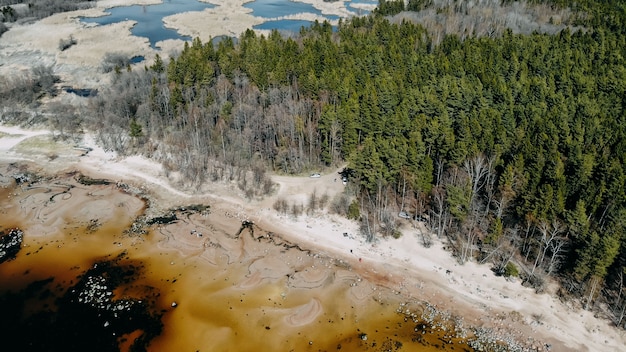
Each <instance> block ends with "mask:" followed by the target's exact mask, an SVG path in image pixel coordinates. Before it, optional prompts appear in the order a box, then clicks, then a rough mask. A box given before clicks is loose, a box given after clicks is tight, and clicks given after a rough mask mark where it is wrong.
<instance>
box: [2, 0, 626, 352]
mask: <svg viewBox="0 0 626 352" xmlns="http://www.w3.org/2000/svg"><path fill="white" fill-rule="evenodd" d="M155 2H158V1H151V0H146V1H139V0H138V1H136V3H145V4H148V3H155ZM211 2H212V3H215V4H218V3H219V4H221V5H223V6H227V4H233V5H232V6H234V5H235V4H243V3H245V2H246V1H238V2H228V1H218V0H215V1H211ZM315 2H317V3H323V1H321V0H319V1H315ZM115 3H119V4H122V3H124V4H126V2H121V1H103V2H99V3H98V7H100V6H102V7H110V6H111V4H115ZM228 6H230V5H228ZM240 7H241V6H240ZM222 10H223V9H222ZM87 11H90V10H87ZM236 11H239V10H236ZM237 13H239V12H237ZM218 14H219V12H216V13H215V16H216V18H218V16H219V15H218ZM240 14H241V15H242V18H239V20H242V22H239V25H240V26H241V25H242V23H245V21H251V20H250V19H245V18H248V17H246V16H247V15H246V14H245V11H243V10H242V12H241V13H240ZM186 16H192V15H187V14H181V15H177V16H176V17H174V18H172V19H171V20H172V22H171V25H172V26H174V27H177V28H180V29H181V30H182V28H183V27H185V26H188V29H187V30H188V31H189V33H192V34H197V36H198V37H201V38H202V36H207V38H208V37H215V36H217V35H219V34H218V33H220V32H219V31H231V32H232V31H234V30H235V29H236V27H228V25H224V24H215V25H214V26H206V27H204V28H205V29H203V32H202V33H200V32H199V31H200V30H199V29H192V28H193V26H196V25H197V24H201V21H202V20H203V18H197V19H194V20H189V21H190V22H186V21H187V19H186ZM250 17H251V16H250ZM231 19H232V20H233V23H237V20H238V18H237V17H235V16H233V17H232V18H231ZM204 20H206V18H204ZM195 21H200V22H195ZM183 22H185V24H183ZM193 23H196V24H193ZM250 23H252V22H250ZM131 26H132V23H124V24H117V25H111V26H107V27H108V28H97V27H93V28H91V27H87V26H84V25H83V24H81V23H79V22H78V20H77V17H76V14H58V15H55V16H51V17H50V18H47V19H44V20H42V21H39V22H36V23H33V24H28V25H24V26H20V27H14V28H11V31H9V32H7V33H5V34H4V35H3V37H1V38H0V53H2V54H3V56H0V57H1V58H2V61H3V64H4V65H3V66H2V67H1V68H0V74H2V75H5V74H7V75H8V74H10V73H9V72H16V71H15V70H16V68H17V72H20V71H21V70H27V69H28V68H29V67H30V66H29V63H30V64H34V63H37V62H38V63H45V64H48V63H49V64H51V65H53V66H54V67H55V71H56V72H58V73H59V74H60V75H61V77H62V79H63V81H64V82H67V83H68V84H71V85H74V86H78V87H97V86H99V85H104V84H106V82H108V77H107V76H106V75H104V74H102V73H101V72H99V65H100V62H101V59H102V57H103V56H104V54H105V53H106V52H107V51H108V50H111V48H116V49H119V48H121V50H122V51H124V52H125V53H127V54H128V55H136V54H137V53H139V55H143V56H145V57H146V59H147V61H146V62H144V63H141V64H139V65H140V66H141V67H143V65H144V64H149V62H150V61H149V60H150V59H151V58H153V57H154V55H155V53H156V51H154V50H153V49H151V48H150V47H149V44H148V43H147V41H146V40H144V39H143V38H136V37H133V36H132V35H130V27H131ZM199 27H202V26H199ZM229 28H230V29H229ZM232 28H235V29H232ZM13 31H15V32H13ZM194 31H195V32H194ZM12 32H13V33H12ZM183 32H184V31H183ZM44 33H45V35H44ZM70 35H73V36H74V37H75V38H76V39H77V40H78V44H77V45H76V46H75V47H72V48H71V49H69V50H67V51H66V52H59V50H58V48H57V46H58V41H59V39H63V38H66V37H68V36H70ZM194 36H196V35H194ZM96 39H97V40H96ZM25 43H26V44H25ZM179 48H180V42H178V41H168V42H167V43H163V44H162V49H161V50H162V52H175V51H176V50H179ZM24 58H28V60H30V61H28V60H26V61H24V60H23V59H24ZM24 62H25V64H24ZM72 98H73V97H72ZM2 131H3V132H4V133H6V134H9V135H11V136H23V137H24V138H23V139H22V137H19V138H16V139H15V140H14V141H15V142H16V143H15V144H13V145H6V146H5V147H3V148H4V149H2V148H0V149H1V150H4V151H6V152H7V153H5V154H4V156H3V160H5V161H16V160H24V159H28V160H31V161H34V162H35V163H39V164H41V165H46V166H45V167H46V168H48V167H49V168H50V172H52V173H55V172H60V171H62V170H66V169H67V168H74V167H78V168H80V169H82V170H84V171H85V172H90V173H92V174H93V175H94V177H97V176H102V177H111V178H119V179H122V180H133V181H135V182H138V183H141V184H143V185H144V186H145V187H147V188H149V189H151V190H152V191H153V192H154V193H155V194H161V193H163V194H166V195H165V196H163V198H165V199H166V200H167V201H169V202H172V204H175V203H177V202H181V201H180V200H174V199H175V198H176V197H185V198H183V199H185V200H192V199H193V197H191V196H189V195H188V192H186V191H185V190H184V189H182V188H180V186H178V185H176V183H175V182H174V183H172V180H170V179H168V178H167V177H166V176H165V174H164V173H163V172H162V171H161V170H160V167H159V165H157V164H155V163H153V162H151V161H150V160H146V159H144V158H140V157H130V158H121V157H118V156H115V155H113V154H111V153H104V152H103V151H98V152H96V153H90V154H89V155H88V156H87V157H86V158H85V157H76V156H68V157H67V158H59V159H57V160H55V161H54V162H50V161H49V160H47V157H45V153H42V151H41V150H38V151H37V153H32V152H30V153H29V152H26V153H25V154H24V153H22V151H20V149H19V147H18V146H19V144H20V143H22V142H24V141H26V140H27V139H29V138H33V137H42V136H45V135H48V134H49V133H50V132H49V131H39V132H37V135H30V134H29V133H30V132H28V131H24V130H20V129H9V128H3V129H2ZM9 139H11V138H9ZM3 140H5V141H6V140H7V138H2V139H0V141H3ZM89 143H91V142H89V141H87V144H89ZM93 146H94V147H95V145H93ZM70 149H71V148H70ZM62 162H67V164H66V165H63V164H62ZM334 171H336V170H333V173H327V174H326V175H324V177H322V178H321V179H320V180H319V181H318V180H316V181H311V180H309V179H307V178H306V177H304V178H302V177H299V178H298V177H284V176H276V175H274V176H273V179H274V181H275V182H276V183H278V184H279V185H280V188H279V191H278V194H277V195H274V196H272V197H270V198H267V199H264V200H261V201H253V202H249V201H247V200H246V199H245V197H243V196H242V195H240V194H237V192H236V191H234V189H233V188H232V187H230V186H229V185H223V184H222V185H210V184H209V185H206V188H205V189H203V193H204V195H205V196H206V197H207V198H209V199H212V201H214V202H215V203H216V204H219V205H218V206H217V208H218V209H221V211H222V215H223V216H224V219H222V220H220V221H224V224H223V226H230V227H232V226H234V225H233V220H235V219H236V220H237V221H239V222H240V221H243V220H252V221H254V222H255V223H256V224H258V225H259V226H260V227H261V228H263V229H265V230H267V231H274V232H276V233H280V234H281V235H283V236H285V238H288V239H289V240H290V241H293V242H295V243H301V244H302V246H306V247H307V248H312V249H313V248H314V249H315V250H317V251H321V252H325V253H330V254H331V255H332V256H333V257H339V258H342V259H343V260H346V261H349V262H350V263H351V264H352V265H354V266H355V267H360V268H362V269H361V270H362V272H363V275H369V277H370V278H371V279H372V280H373V279H375V278H383V279H384V280H386V281H385V284H387V285H390V286H395V289H396V290H398V291H400V292H402V293H403V294H407V295H412V296H421V295H423V296H424V297H425V298H424V299H427V298H428V297H431V301H430V302H431V303H432V304H434V305H437V306H438V307H439V308H440V309H442V310H450V311H453V312H456V313H458V314H463V315H467V316H469V317H471V318H473V319H476V320H475V321H474V323H476V324H497V322H495V323H494V321H489V318H490V317H493V316H495V315H497V314H499V313H502V314H509V313H511V312H518V313H519V314H520V315H521V316H522V318H521V319H520V321H519V322H518V324H519V325H516V327H517V328H518V329H519V331H520V332H521V333H522V334H524V335H528V336H530V335H533V336H534V337H536V338H537V340H542V341H546V342H549V343H550V344H551V346H552V350H554V351H559V350H560V351H567V350H580V351H584V350H588V351H596V350H616V351H617V350H619V349H620V348H621V347H623V346H624V344H625V337H624V333H623V332H621V331H618V330H616V329H614V328H612V327H610V326H609V324H608V321H604V320H601V319H597V318H595V317H593V313H591V312H588V311H583V310H580V309H579V308H577V307H575V306H572V305H571V304H568V303H562V302H560V301H559V300H558V299H557V298H556V297H553V296H549V295H548V294H540V295H539V294H535V293H534V292H533V291H532V290H531V289H528V288H525V287H522V286H521V285H520V284H519V282H509V281H506V280H504V279H503V278H496V277H495V276H493V273H492V272H491V271H490V270H489V268H488V267H487V266H484V265H478V264H476V263H473V262H470V263H467V264H465V265H464V266H458V265H456V262H455V260H454V258H452V256H451V255H450V254H449V253H448V252H446V251H445V250H443V248H442V247H443V246H444V243H441V242H435V244H434V245H433V246H432V247H431V248H423V247H421V246H420V244H419V231H425V228H423V227H421V226H422V225H421V224H419V223H416V224H409V223H408V222H407V223H406V224H405V226H404V227H403V229H402V232H403V236H402V238H401V239H399V240H393V239H382V240H381V241H380V242H378V243H375V244H368V243H366V242H364V241H363V240H362V239H361V238H360V237H359V235H358V229H357V226H356V224H354V223H352V222H350V221H348V220H346V219H341V218H339V217H336V216H333V215H329V214H325V213H318V214H313V215H311V216H306V215H303V216H301V217H300V218H298V219H293V218H291V217H290V216H287V215H280V214H276V212H275V211H273V210H272V209H271V208H272V203H273V201H274V200H275V199H276V197H278V196H279V195H280V196H286V197H291V198H290V199H294V200H302V199H305V198H306V197H307V196H308V195H309V194H310V192H312V191H313V190H314V189H315V190H317V191H318V192H320V193H321V192H322V190H326V191H327V192H328V193H329V194H333V192H335V193H336V192H341V185H340V183H335V182H333V181H332V179H333V178H334V177H335V175H334ZM313 182H315V183H313ZM312 185H313V186H314V185H317V186H318V187H319V188H311V186H312ZM166 203H167V202H164V204H166ZM220 207H221V208H220ZM227 214H228V215H229V216H231V217H230V218H228V217H227ZM226 219H228V220H226ZM227 223H228V225H227ZM235 223H236V222H235ZM413 226H415V227H413ZM345 232H347V233H350V234H352V235H353V236H349V237H344V236H343V233H345ZM183 252H184V250H183ZM185 253H186V252H185ZM359 258H360V259H361V260H359ZM448 271H449V273H448ZM312 302H313V303H310V304H309V305H307V306H306V308H310V311H315V310H316V307H318V306H317V305H316V304H315V302H314V301H312ZM536 317H541V318H542V319H541V321H539V319H536Z"/></svg>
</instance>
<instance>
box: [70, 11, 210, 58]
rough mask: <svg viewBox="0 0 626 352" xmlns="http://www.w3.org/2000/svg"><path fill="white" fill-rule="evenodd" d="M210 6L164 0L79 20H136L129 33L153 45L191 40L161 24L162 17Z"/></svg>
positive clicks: (87, 21)
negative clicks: (162, 42) (167, 40)
mask: <svg viewBox="0 0 626 352" xmlns="http://www.w3.org/2000/svg"><path fill="white" fill-rule="evenodd" d="M212 7H215V5H211V4H208V3H203V2H199V1H197V0H165V1H164V2H163V3H161V4H157V5H134V6H123V7H114V8H111V9H108V10H107V12H110V13H111V14H110V15H108V16H103V17H83V18H81V20H82V21H83V22H85V23H98V24H100V25H107V24H111V23H117V22H123V21H128V20H133V21H137V24H136V25H135V26H134V27H133V29H132V30H131V33H133V35H136V36H138V37H146V38H148V39H149V40H150V45H152V47H154V44H155V43H156V42H158V41H161V40H166V39H183V40H191V38H189V37H186V36H181V35H180V34H178V32H176V31H175V30H173V29H168V28H165V26H164V25H163V17H167V16H170V15H174V14H177V13H181V12H188V11H202V10H204V9H208V8H212Z"/></svg>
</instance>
